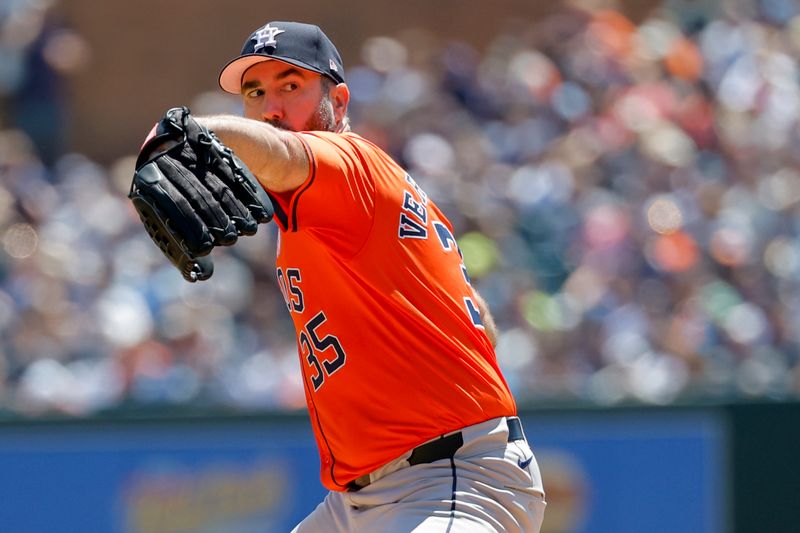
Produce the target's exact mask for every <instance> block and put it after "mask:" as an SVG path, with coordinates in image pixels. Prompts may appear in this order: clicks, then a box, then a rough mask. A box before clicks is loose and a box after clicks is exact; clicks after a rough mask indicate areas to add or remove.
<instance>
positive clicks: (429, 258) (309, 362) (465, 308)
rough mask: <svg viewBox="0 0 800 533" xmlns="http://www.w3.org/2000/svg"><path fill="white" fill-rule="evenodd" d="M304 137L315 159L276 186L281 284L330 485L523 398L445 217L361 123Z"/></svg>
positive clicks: (505, 412)
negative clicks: (504, 368) (485, 321)
mask: <svg viewBox="0 0 800 533" xmlns="http://www.w3.org/2000/svg"><path fill="white" fill-rule="evenodd" d="M297 135H298V137H299V138H300V139H302V140H303V142H304V143H305V145H306V149H307V151H308V154H309V156H310V159H311V169H310V173H309V177H308V178H307V180H306V181H305V183H303V185H301V186H300V187H299V188H298V189H297V190H296V191H294V193H293V194H291V195H281V196H274V199H275V201H276V203H277V204H278V212H279V216H277V217H276V220H278V223H279V226H280V227H281V232H280V241H279V246H278V248H279V249H278V259H277V273H278V283H279V285H280V287H281V290H282V291H283V293H284V297H285V298H286V302H287V307H288V308H289V310H290V313H291V315H292V319H293V320H294V324H295V329H296V331H297V337H298V349H299V355H300V365H301V367H302V369H303V378H304V383H305V389H306V400H307V402H308V409H309V414H310V418H311V422H312V425H313V428H314V432H315V436H316V440H317V444H318V446H319V451H320V459H321V478H322V483H323V484H324V485H325V486H326V487H327V488H329V489H331V490H340V491H341V490H344V489H345V486H346V485H347V483H348V482H350V481H352V480H353V479H355V478H357V477H359V476H361V475H363V474H366V473H368V472H371V471H373V470H375V469H376V468H378V467H380V466H382V465H384V464H386V463H388V462H389V461H391V460H393V459H395V458H397V457H398V456H400V455H401V454H403V453H405V452H407V451H409V450H411V449H412V448H414V447H416V446H418V445H419V444H422V443H423V442H425V441H428V440H430V439H432V438H435V437H437V436H439V435H441V434H443V433H447V432H450V431H454V430H457V429H459V428H461V427H464V426H468V425H472V424H476V423H479V422H483V421H485V420H488V419H491V418H496V417H499V416H509V415H513V414H515V413H516V406H515V404H514V400H513V398H512V396H511V393H510V392H509V389H508V386H507V385H506V382H505V380H504V379H503V377H502V375H501V374H500V370H499V369H498V366H497V360H496V356H495V353H494V349H493V348H492V346H491V343H490V342H489V340H488V338H487V336H486V334H485V332H484V330H483V328H482V326H476V325H475V323H473V320H472V319H471V316H474V313H477V307H476V306H475V305H474V303H471V302H473V301H474V294H473V290H472V288H471V286H470V285H469V284H468V282H467V280H466V277H465V273H464V272H462V268H463V264H462V260H461V256H460V253H459V251H458V249H457V247H456V246H455V239H453V238H452V227H451V226H450V223H449V222H448V221H447V219H446V218H445V217H444V215H443V214H442V213H441V212H440V211H439V209H438V208H437V207H436V206H435V205H434V203H433V202H432V201H430V200H429V199H427V197H426V196H425V193H424V192H422V190H421V189H419V188H418V187H417V186H416V184H415V183H414V182H413V180H412V179H411V178H410V177H408V178H407V174H406V172H405V171H404V170H403V169H402V168H400V167H399V166H398V165H397V164H396V163H395V162H394V161H393V160H392V159H391V158H389V156H387V155H386V154H385V153H384V152H382V151H381V150H380V149H378V148H377V147H376V146H374V145H373V144H371V143H370V142H368V141H366V140H365V139H363V138H361V137H359V136H358V135H355V134H352V133H346V134H334V133H322V132H314V133H302V134H297ZM437 228H438V229H437ZM470 305H472V307H473V315H471V314H470V311H469V306H470Z"/></svg>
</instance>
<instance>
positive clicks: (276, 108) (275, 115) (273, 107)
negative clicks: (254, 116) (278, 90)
mask: <svg viewBox="0 0 800 533" xmlns="http://www.w3.org/2000/svg"><path fill="white" fill-rule="evenodd" d="M261 115H262V117H263V118H264V120H266V121H268V122H271V121H275V120H278V121H280V120H282V119H283V105H282V104H281V102H280V101H277V100H268V101H265V102H264V108H263V109H262V110H261Z"/></svg>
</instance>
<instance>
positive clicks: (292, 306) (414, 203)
mask: <svg viewBox="0 0 800 533" xmlns="http://www.w3.org/2000/svg"><path fill="white" fill-rule="evenodd" d="M219 83H220V86H221V87H222V89H223V90H225V91H227V92H229V93H233V94H237V95H241V98H242V103H243V106H244V117H235V116H215V117H194V116H192V115H191V113H190V112H189V110H188V109H186V108H176V109H172V110H170V111H169V112H168V113H167V116H166V117H164V119H162V120H161V122H159V123H158V124H157V125H156V127H155V128H154V130H153V132H151V135H150V136H149V137H148V140H147V141H146V142H145V145H144V146H143V147H142V150H141V153H140V156H139V161H138V163H137V171H136V174H135V176H134V181H133V184H132V188H131V198H132V200H133V201H134V204H135V206H136V208H137V210H138V211H139V213H140V216H141V218H142V220H143V222H144V224H145V227H146V228H147V231H148V233H149V234H150V235H151V237H152V238H153V240H154V241H155V242H156V243H157V244H158V245H159V246H160V247H161V249H162V250H163V251H164V253H165V254H166V255H167V257H168V258H169V259H170V260H171V261H172V262H173V263H174V264H175V265H176V267H178V269H179V270H180V271H181V272H182V274H183V275H184V277H185V278H186V279H187V280H189V281H197V280H202V279H206V278H208V277H209V276H210V275H211V272H212V271H213V270H212V263H211V260H210V255H209V252H210V251H211V250H212V249H213V248H214V247H215V246H218V245H230V244H234V243H235V242H236V240H237V238H238V237H239V236H241V235H249V234H252V233H254V232H255V231H256V229H257V226H258V224H259V223H265V222H269V221H270V220H272V219H273V218H274V220H275V222H276V224H277V225H278V227H279V228H280V234H279V242H278V257H277V260H276V265H275V274H276V277H277V283H278V285H279V287H280V289H281V291H282V293H283V296H284V299H285V302H286V307H287V309H288V312H289V313H290V314H291V317H292V319H293V321H294V325H295V330H296V337H297V347H298V354H299V357H300V366H301V368H302V372H303V382H304V384H305V392H306V400H307V403H308V410H309V415H310V419H311V424H312V426H313V429H314V434H315V436H316V441H317V445H318V447H319V454H320V466H321V468H320V474H321V479H322V483H323V484H324V485H325V487H327V488H328V489H330V492H329V494H328V495H327V497H326V498H325V500H324V501H323V502H322V503H321V504H320V505H319V506H318V507H317V509H316V510H315V511H314V512H312V513H311V514H310V515H309V516H308V517H307V518H306V519H305V520H303V521H302V522H301V523H300V524H299V525H298V526H297V527H296V528H295V531H297V532H300V533H305V532H320V531H331V532H387V533H399V532H410V531H414V532H445V531H453V532H469V531H476V532H487V531H496V532H517V531H519V532H522V531H524V532H538V531H539V530H540V527H541V523H542V518H543V513H544V509H545V500H544V489H543V487H542V480H541V476H540V473H539V467H538V465H537V463H536V459H535V458H534V455H533V453H532V451H531V448H530V447H529V445H528V442H527V440H526V438H525V435H524V433H523V429H522V425H521V423H520V420H519V418H517V417H516V406H515V403H514V399H513V397H512V395H511V393H510V391H509V388H508V386H507V384H506V382H505V380H504V378H503V376H502V374H501V372H500V369H499V368H498V365H497V358H496V355H495V352H494V347H493V345H494V340H495V334H496V332H495V326H494V322H493V320H492V318H491V315H490V313H489V311H488V309H487V308H486V305H485V303H484V302H483V300H482V299H481V298H480V296H479V295H478V293H477V292H476V291H475V289H474V288H473V287H472V285H471V284H470V279H469V276H468V275H467V271H466V269H465V267H464V263H463V260H462V257H461V252H460V251H459V248H458V245H457V243H456V239H455V237H454V235H453V227H452V226H451V224H450V222H449V221H448V220H447V218H446V217H445V216H444V214H443V213H442V212H441V211H440V210H439V209H438V208H437V206H436V204H435V203H434V201H433V199H432V198H430V197H429V196H428V195H427V194H426V193H425V191H424V190H423V189H422V188H421V187H420V186H419V185H418V184H417V183H416V182H415V181H414V177H413V176H410V175H409V174H408V173H407V172H406V171H405V170H404V169H403V168H401V167H400V166H399V165H398V164H397V163H396V162H395V161H393V160H392V158H391V157H389V156H388V155H387V154H386V153H385V152H383V151H382V150H381V149H380V148H378V147H377V146H375V145H374V144H372V143H371V142H370V141H369V140H367V139H364V138H362V137H360V136H359V135H357V134H355V133H352V132H350V131H349V126H348V119H347V108H348V102H349V98H350V93H349V89H348V86H347V84H346V83H345V71H344V66H343V63H342V60H341V57H340V55H339V53H338V52H337V50H336V48H335V47H334V45H333V43H332V42H331V41H330V40H329V39H328V37H327V36H326V35H325V34H324V33H323V32H322V31H321V30H320V28H318V27H317V26H314V25H309V24H302V23H296V22H270V23H268V24H266V25H264V26H262V27H261V28H259V29H258V30H256V31H255V32H253V33H252V34H251V35H250V36H249V37H248V38H247V40H246V41H245V44H244V47H243V49H242V51H241V54H240V55H238V56H237V57H235V58H234V59H232V60H231V61H230V62H229V63H228V64H227V65H225V67H224V68H223V69H222V71H221V74H220V76H219Z"/></svg>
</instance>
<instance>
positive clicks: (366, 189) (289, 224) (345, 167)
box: [271, 132, 375, 256]
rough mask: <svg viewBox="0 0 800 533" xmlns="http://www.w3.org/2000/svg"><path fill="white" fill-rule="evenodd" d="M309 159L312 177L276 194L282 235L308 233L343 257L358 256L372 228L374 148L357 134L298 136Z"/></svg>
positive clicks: (322, 133)
mask: <svg viewBox="0 0 800 533" xmlns="http://www.w3.org/2000/svg"><path fill="white" fill-rule="evenodd" d="M295 135H297V137H298V138H299V139H300V140H301V141H302V142H303V145H304V146H305V149H306V153H307V154H308V158H309V162H310V165H309V173H308V177H307V178H306V180H305V181H304V182H303V184H302V185H300V187H298V188H297V189H296V190H294V191H293V192H291V193H289V194H282V195H277V194H273V195H271V196H272V199H273V201H274V202H276V203H277V204H278V205H277V206H276V207H277V209H276V213H277V215H276V218H277V219H278V220H279V224H280V226H281V229H282V230H283V231H292V232H295V231H308V232H311V233H312V234H314V235H315V236H316V237H318V238H319V239H321V240H323V241H324V242H325V243H327V244H328V245H329V248H330V249H331V250H332V251H334V252H336V253H339V254H341V255H344V256H350V255H353V254H355V253H357V252H358V250H359V249H360V248H361V246H362V245H363V243H364V241H365V240H366V238H367V236H368V235H369V231H370V229H371V226H372V220H373V216H374V211H375V182H374V179H373V175H372V173H373V169H372V168H371V165H370V160H371V154H370V153H369V152H370V151H371V150H372V149H373V148H372V145H371V144H369V143H366V142H359V141H360V140H361V138H360V137H358V136H357V135H354V134H335V133H326V132H313V133H309V132H306V133H296V134H295Z"/></svg>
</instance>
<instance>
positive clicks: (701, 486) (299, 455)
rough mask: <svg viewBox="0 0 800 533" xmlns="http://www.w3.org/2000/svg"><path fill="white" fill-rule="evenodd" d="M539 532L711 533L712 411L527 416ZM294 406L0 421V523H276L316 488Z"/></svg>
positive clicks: (264, 526) (207, 527)
mask: <svg viewBox="0 0 800 533" xmlns="http://www.w3.org/2000/svg"><path fill="white" fill-rule="evenodd" d="M523 422H524V424H525V430H526V433H527V436H528V439H529V440H530V441H531V444H532V446H533V448H534V450H535V451H536V453H537V457H538V460H539V463H540V466H541V468H542V473H543V476H544V482H545V489H546V490H547V492H548V511H547V514H546V515H545V525H544V529H543V533H599V532H604V533H605V532H612V531H613V532H614V533H628V532H630V533H641V532H643V531H647V532H648V533H659V532H665V533H666V532H670V533H672V532H675V531H687V532H688V531H691V532H693V533H717V532H721V531H725V523H726V512H727V511H726V509H727V504H726V500H725V498H726V494H727V493H726V486H727V482H726V445H725V439H726V435H725V432H724V424H723V420H722V419H721V418H719V417H718V416H717V415H716V414H715V413H714V412H711V411H680V410H678V411H675V410H665V411H661V410H656V411H646V412H642V411H640V412H633V411H632V412H625V411H621V412H619V411H603V412H591V411H587V412H567V413H565V412H555V413H552V414H551V413H539V414H528V415H525V414H523ZM318 468H319V461H318V459H317V454H316V449H315V448H314V444H313V438H312V436H311V433H310V429H309V428H308V425H307V420H306V418H305V417H303V416H298V417H247V418H241V417H239V418H233V419H224V418H214V419H211V418H208V419H203V418H193V419H187V418H177V419H164V420H149V421H147V420H137V421H127V422H126V421H114V420H93V421H74V422H53V423H47V422H41V423H27V424H26V423H14V424H9V425H5V426H0V472H2V476H0V524H2V527H0V530H2V531H9V532H15V533H40V532H41V533H44V532H47V533H67V532H69V533H71V532H76V533H77V532H87V531H97V532H106V531H107V532H119V533H257V532H265V533H266V532H273V531H274V532H285V531H289V530H291V528H292V527H293V526H294V525H295V524H296V523H297V522H298V521H299V520H301V519H302V518H303V517H304V516H305V515H306V514H307V513H309V512H310V511H311V510H313V509H314V507H316V505H317V504H318V503H319V502H320V501H321V500H322V498H323V497H324V495H325V490H324V489H323V488H322V487H321V485H320V483H319V479H318Z"/></svg>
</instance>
